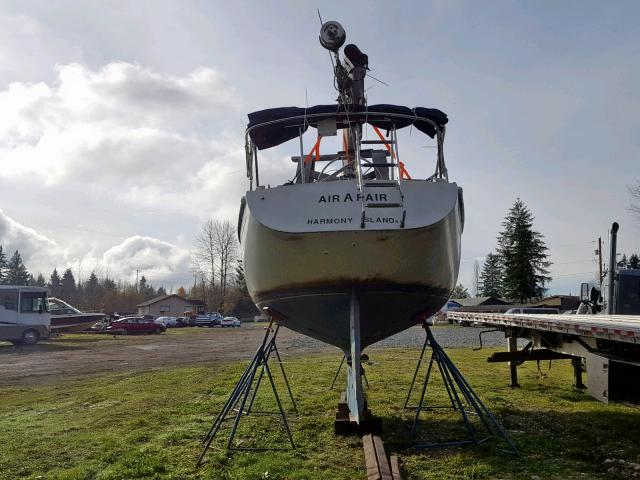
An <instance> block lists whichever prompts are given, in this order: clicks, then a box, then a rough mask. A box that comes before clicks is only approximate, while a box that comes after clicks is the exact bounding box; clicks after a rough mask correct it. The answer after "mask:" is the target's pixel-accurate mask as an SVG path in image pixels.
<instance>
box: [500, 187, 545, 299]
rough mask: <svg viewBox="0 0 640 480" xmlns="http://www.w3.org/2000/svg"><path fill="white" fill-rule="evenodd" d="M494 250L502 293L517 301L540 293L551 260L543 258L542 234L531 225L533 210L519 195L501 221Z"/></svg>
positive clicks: (542, 291)
mask: <svg viewBox="0 0 640 480" xmlns="http://www.w3.org/2000/svg"><path fill="white" fill-rule="evenodd" d="M502 226H503V227H504V230H503V231H502V232H500V236H499V237H498V254H499V255H500V259H501V261H502V266H503V272H504V274H503V279H502V286H503V295H505V296H506V297H508V298H510V299H514V300H515V299H518V300H520V302H521V303H524V302H525V301H526V300H530V299H531V298H537V297H542V296H543V295H544V293H545V292H546V290H547V289H546V288H545V285H546V284H547V283H548V282H549V281H551V277H549V276H548V273H549V270H548V268H549V266H550V265H551V262H549V261H548V260H547V257H548V256H547V247H546V245H545V243H544V237H543V235H542V234H540V233H539V232H536V231H535V230H533V229H532V227H533V214H532V213H531V212H530V211H529V209H527V207H526V205H525V204H524V202H523V201H522V200H520V199H519V198H518V199H516V201H515V203H514V204H513V207H511V209H510V210H509V213H507V216H506V217H505V219H504V222H502Z"/></svg>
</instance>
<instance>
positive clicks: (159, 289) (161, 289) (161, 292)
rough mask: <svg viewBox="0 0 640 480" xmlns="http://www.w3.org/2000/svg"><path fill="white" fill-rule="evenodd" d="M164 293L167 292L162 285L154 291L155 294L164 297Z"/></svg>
mask: <svg viewBox="0 0 640 480" xmlns="http://www.w3.org/2000/svg"><path fill="white" fill-rule="evenodd" d="M166 294H167V291H166V290H165V288H164V287H158V290H157V291H156V296H158V297H164V296H165V295H166Z"/></svg>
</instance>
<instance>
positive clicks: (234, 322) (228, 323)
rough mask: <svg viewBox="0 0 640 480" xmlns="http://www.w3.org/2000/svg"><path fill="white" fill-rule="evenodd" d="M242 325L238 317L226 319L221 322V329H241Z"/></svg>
mask: <svg viewBox="0 0 640 480" xmlns="http://www.w3.org/2000/svg"><path fill="white" fill-rule="evenodd" d="M240 325H241V323H240V320H238V319H237V318H236V317H224V318H223V319H222V320H221V321H220V326H221V327H239V326H240Z"/></svg>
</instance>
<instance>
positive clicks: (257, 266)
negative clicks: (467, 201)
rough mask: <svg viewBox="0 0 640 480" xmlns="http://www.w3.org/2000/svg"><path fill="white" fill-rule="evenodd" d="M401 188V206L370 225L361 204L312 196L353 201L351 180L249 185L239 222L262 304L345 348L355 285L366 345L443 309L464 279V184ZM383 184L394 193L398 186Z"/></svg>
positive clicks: (376, 214)
mask: <svg viewBox="0 0 640 480" xmlns="http://www.w3.org/2000/svg"><path fill="white" fill-rule="evenodd" d="M402 190H403V192H402V193H403V196H404V206H403V208H402V209H399V208H394V207H390V208H378V209H375V210H373V209H371V210H368V211H365V217H366V220H367V221H366V223H365V228H361V214H360V212H361V211H362V204H361V202H358V201H353V202H349V201H347V202H342V201H332V202H323V201H319V202H315V204H314V200H317V199H320V200H322V199H325V200H326V199H327V198H330V199H332V200H335V199H337V200H341V199H344V198H348V197H347V194H349V196H351V197H352V198H354V199H355V198H356V197H355V195H356V193H355V183H353V182H348V181H345V182H327V183H326V184H323V185H317V184H310V185H294V186H283V187H277V188H274V189H270V190H262V191H255V192H249V193H248V194H247V200H246V206H245V208H244V209H243V212H242V213H241V215H242V218H241V224H240V227H241V240H242V245H243V259H244V268H245V278H246V281H247V287H248V290H249V293H250V295H251V296H252V298H253V300H254V302H255V303H256V304H257V305H258V306H259V307H260V308H263V307H270V308H272V309H274V310H276V311H277V312H279V313H281V314H283V315H284V316H285V317H286V320H285V321H284V322H283V323H284V325H286V326H287V327H288V328H291V329H293V330H296V331H298V332H300V333H303V334H305V335H308V336H310V337H313V338H316V339H318V340H321V341H323V342H326V343H329V344H331V345H335V346H337V347H339V348H341V349H342V350H344V351H345V352H346V351H348V349H349V346H350V322H349V320H350V299H351V295H352V293H354V292H355V293H356V294H357V296H358V300H359V304H360V340H361V345H362V347H363V348H364V347H366V346H368V345H371V344H373V343H375V342H377V341H379V340H382V339H384V338H386V337H388V336H390V335H393V334H395V333H397V332H400V331H402V330H405V329H406V328H408V327H410V326H411V325H413V324H415V323H416V322H418V321H420V319H421V318H423V317H424V316H430V315H432V314H433V313H435V312H436V311H437V310H438V309H440V308H441V307H442V305H444V304H445V303H446V301H447V300H448V298H449V295H450V293H451V291H452V289H453V288H454V286H455V282H456V280H457V275H458V268H459V259H460V234H461V231H462V218H463V212H462V202H461V192H460V191H459V189H458V187H457V186H456V185H455V184H449V183H445V182H442V183H440V184H437V183H435V182H411V184H410V186H409V182H407V185H403V189H402ZM376 192H377V193H376V195H380V194H385V193H386V201H393V196H394V195H395V194H396V192H397V188H396V189H395V190H394V189H393V188H391V189H387V190H385V189H384V188H378V189H376ZM305 202H307V203H305ZM309 202H311V203H309ZM425 205H426V206H428V205H431V207H432V208H431V209H429V208H428V207H427V208H425ZM402 210H404V211H405V212H406V213H405V214H404V215H405V218H406V220H405V225H404V226H402V224H401V216H402ZM316 219H332V221H331V223H327V221H325V222H322V223H320V222H318V223H315V220H316ZM342 219H345V220H344V221H343V220H342ZM349 219H351V220H349ZM380 219H382V220H381V221H379V220H380Z"/></svg>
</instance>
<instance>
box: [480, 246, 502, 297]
mask: <svg viewBox="0 0 640 480" xmlns="http://www.w3.org/2000/svg"><path fill="white" fill-rule="evenodd" d="M480 295H481V296H483V297H500V296H501V295H502V263H501V261H500V256H499V255H496V254H495V253H489V254H488V255H487V258H485V260H484V264H482V272H481V273H480Z"/></svg>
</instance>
